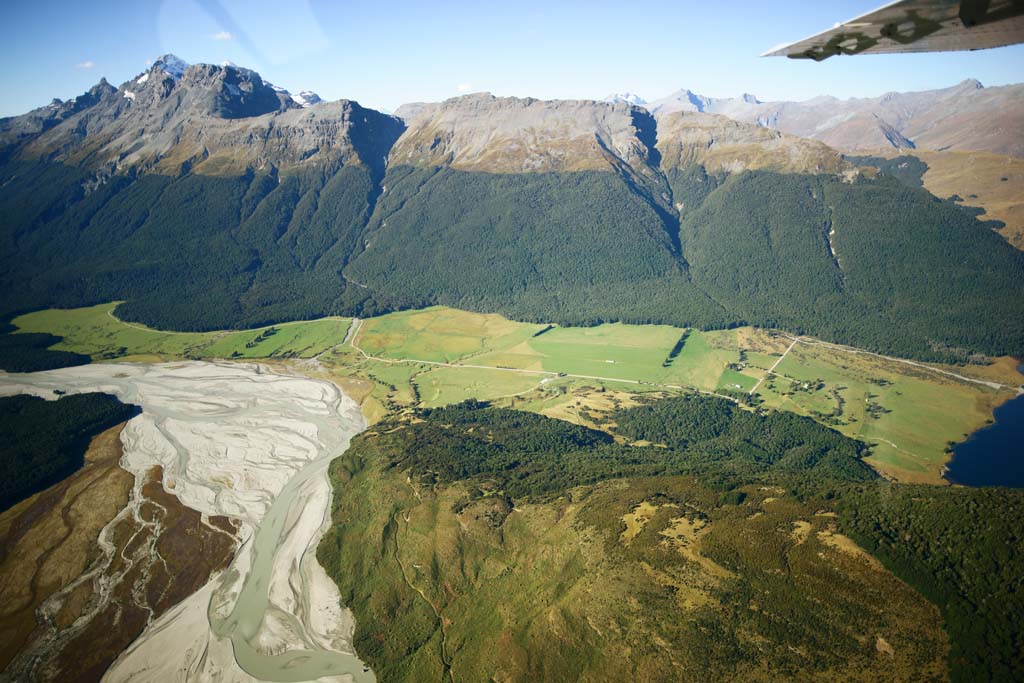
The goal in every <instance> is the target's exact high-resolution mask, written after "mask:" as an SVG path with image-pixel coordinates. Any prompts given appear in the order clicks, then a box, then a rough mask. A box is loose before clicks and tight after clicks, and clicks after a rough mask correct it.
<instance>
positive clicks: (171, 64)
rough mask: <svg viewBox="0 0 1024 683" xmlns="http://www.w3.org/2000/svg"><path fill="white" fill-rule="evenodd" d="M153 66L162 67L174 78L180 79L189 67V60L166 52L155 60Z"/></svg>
mask: <svg viewBox="0 0 1024 683" xmlns="http://www.w3.org/2000/svg"><path fill="white" fill-rule="evenodd" d="M153 67H154V68H158V69H161V70H162V71H163V72H164V73H166V74H167V75H168V76H170V77H171V78H173V79H174V80H178V79H179V78H181V77H182V75H183V74H184V73H185V69H187V68H188V62H186V61H185V60H184V59H182V58H181V57H178V56H176V55H172V54H166V55H164V56H162V57H160V58H159V59H157V60H156V61H155V62H153Z"/></svg>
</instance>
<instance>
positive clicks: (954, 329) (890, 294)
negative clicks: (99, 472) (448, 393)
mask: <svg viewBox="0 0 1024 683" xmlns="http://www.w3.org/2000/svg"><path fill="white" fill-rule="evenodd" d="M1021 88H1022V86H1007V87H1006V88H980V87H975V86H973V85H965V84H961V85H960V86H957V87H955V88H952V89H948V90H944V91H937V93H938V94H936V93H932V94H930V95H929V94H921V93H917V94H910V95H893V96H885V97H883V98H878V99H877V100H870V101H869V100H853V101H839V100H833V99H830V98H819V99H817V100H811V101H810V102H807V103H774V104H773V103H761V102H758V101H757V99H756V98H754V97H752V96H743V97H740V98H737V99H735V100H713V99H709V98H702V97H700V96H697V95H694V94H693V93H690V92H689V91H680V93H676V94H675V95H673V96H670V97H669V98H666V99H665V100H662V101H658V102H652V103H649V104H647V105H645V106H638V105H637V104H635V103H634V102H633V101H627V100H628V98H621V99H622V101H615V102H596V101H591V100H551V101H542V100H535V99H531V98H499V97H494V96H492V95H489V94H475V95H467V96H463V97H459V98H454V99H451V100H447V101H445V102H440V103H418V104H410V105H405V106H403V107H401V108H400V109H399V110H398V111H397V112H396V115H394V116H391V115H386V114H383V113H380V112H377V111H374V110H372V109H368V108H365V107H362V106H360V105H359V104H358V103H356V102H353V101H348V100H339V101H336V102H314V101H313V100H314V97H313V96H311V95H310V96H308V97H307V95H306V94H300V96H298V97H296V96H292V95H291V94H289V93H288V92H287V91H285V90H283V89H281V88H279V87H276V86H274V85H271V84H269V83H267V82H265V81H263V79H262V78H261V77H260V76H259V74H257V73H256V72H254V71H251V70H249V69H245V68H241V67H237V66H234V65H222V66H215V65H209V64H194V65H187V66H186V65H185V64H184V63H183V62H182V61H181V60H178V59H177V58H174V57H172V56H165V57H163V58H161V59H160V60H158V61H157V62H155V63H154V64H153V65H152V66H151V67H150V68H149V69H148V70H147V71H145V72H144V73H142V74H140V75H138V76H137V77H135V78H133V79H131V80H129V81H127V82H125V83H123V84H121V85H120V86H119V87H117V88H115V87H113V86H112V85H110V84H108V83H106V81H101V82H100V83H99V84H97V85H96V86H95V87H94V88H92V89H91V90H90V91H89V92H87V93H85V94H83V95H81V96H79V97H78V98H75V99H73V100H70V101H68V102H60V101H55V102H54V103H52V104H51V105H48V106H46V107H42V108H40V109H37V110H34V111H32V112H29V113H27V114H25V115H22V116H19V117H12V118H7V119H2V120H0V186H2V187H3V188H4V192H3V194H2V196H0V216H2V218H0V239H2V240H3V241H4V249H3V258H2V260H0V286H2V287H3V288H4V291H5V292H6V294H5V297H4V298H3V302H2V303H3V306H2V310H0V312H2V313H3V314H5V315H10V314H13V313H15V312H18V311H23V310H27V309H32V308H39V307H47V306H77V305H83V304H87V303H96V302H100V301H110V300H121V301H124V302H125V303H123V304H122V305H121V306H120V307H119V309H118V315H120V316H122V317H124V318H127V319H129V320H134V321H138V322H144V323H146V324H149V325H153V326H158V327H166V328H174V329H216V328H225V327H240V326H251V325H257V324H265V323H271V322H277V321H281V320H288V319H298V318H309V317H314V316H320V315H326V314H335V313H345V314H356V315H371V314H374V313H377V312H381V311H385V310H393V309H396V308H405V307H413V306H420V305H425V304H432V303H443V304H447V305H452V306H457V307H461V308H467V309H473V310H481V311H495V312H501V313H504V314H506V315H509V316H512V317H516V318H520V319H526V320H535V321H545V322H547V321H554V322H563V323H575V324H593V323H597V322H602V321H610V320H623V321H632V322H661V323H671V324H677V325H694V326H700V327H706V328H709V327H726V326H732V325H738V324H746V323H750V324H757V325H764V326H772V327H781V328H784V329H787V330H790V331H794V332H806V333H810V334H814V335H817V336H820V337H824V338H828V339H831V340H834V341H840V342H847V343H853V344H856V345H858V346H862V347H867V348H872V349H876V350H881V351H885V352H891V353H899V354H902V355H906V356H914V357H918V358H929V359H945V358H949V357H950V356H951V355H952V356H960V355H962V354H964V353H969V352H973V351H980V352H983V353H991V354H1002V353H1018V354H1019V353H1021V352H1024V255H1022V253H1021V252H1019V251H1017V250H1016V249H1014V248H1013V247H1012V246H1011V245H1010V244H1008V243H1007V241H1006V240H1005V239H1004V238H1003V237H1001V236H1000V235H999V234H997V233H996V232H993V230H991V228H992V227H998V225H995V224H992V223H991V222H985V221H980V220H978V218H977V215H978V213H979V212H978V211H975V210H971V209H968V208H965V207H963V206H961V205H959V204H958V203H957V202H956V201H952V200H943V199H940V198H938V197H935V196H933V195H932V194H930V193H929V192H927V191H926V190H924V189H922V188H921V187H920V185H921V176H920V173H918V174H917V176H916V177H914V174H913V173H910V174H909V175H908V174H907V173H905V172H901V171H900V170H899V169H900V168H901V167H900V166H899V164H895V165H893V164H888V163H887V162H885V160H873V159H870V158H866V157H847V156H844V155H843V153H842V152H843V151H845V152H849V151H856V150H861V149H862V146H869V147H871V149H876V148H877V147H878V146H879V145H877V144H875V142H874V141H877V142H879V143H880V142H881V141H882V140H883V139H884V140H886V141H887V142H886V144H887V145H888V146H889V148H890V149H892V148H893V146H895V147H897V148H900V149H904V148H907V147H910V146H911V145H914V146H918V147H924V146H926V145H929V144H935V145H936V146H941V145H940V142H941V141H943V140H953V141H954V142H955V144H956V145H960V146H961V147H957V148H958V149H959V148H962V146H964V145H976V148H977V149H983V150H989V151H992V152H998V153H1000V154H1003V155H1014V154H1016V155H1018V156H1020V154H1021V153H1022V150H1021V149H1019V148H1018V147H1015V146H1014V145H1015V144H1018V143H1019V142H1020V140H1021V136H1020V132H1019V130H1018V129H1019V126H1020V125H1021V122H1022V117H1021V116H1020V115H1019V113H1020V108H1019V104H1020V98H1021V95H1020V93H1021V92H1022V89H1021ZM1015 107H1016V109H1015ZM899 112H902V114H901V115H900V116H896V115H895V114H894V113H899ZM1015 112H1016V116H1015ZM724 114H728V116H726V115H724ZM883 114H884V115H885V116H888V118H887V119H885V121H884V124H885V126H888V127H889V128H891V133H892V134H891V136H890V137H891V139H890V137H886V135H885V134H884V133H878V132H877V130H875V129H872V128H871V127H870V126H867V127H864V125H862V124H864V122H865V121H869V120H870V121H876V120H877V121H881V120H882V119H881V117H882V115H883ZM815 117H817V118H815ZM814 121H817V123H814ZM968 122H969V124H970V125H969V126H968V125H967V124H968ZM872 125H875V128H876V129H878V130H882V123H877V125H876V124H872ZM858 126H861V127H860V128H858ZM1015 127H1016V128H1015ZM967 128H969V129H970V130H972V131H973V130H975V129H977V130H978V131H980V132H978V133H977V134H976V135H974V134H972V136H968V135H964V134H963V131H964V130H965V129H967ZM958 131H959V133H958ZM1014 131H1016V132H1014ZM1014 136H1016V138H1015V139H1013V138H1014ZM846 138H850V139H851V140H855V141H856V142H857V144H840V143H841V142H842V140H843V139H846ZM893 140H895V141H896V142H895V143H894V142H893ZM930 141H937V142H935V143H932V142H930ZM954 142H950V143H949V144H951V145H952V144H954ZM941 144H946V143H941ZM881 146H883V147H884V146H885V145H881ZM837 148H838V149H837ZM943 149H945V147H943ZM840 150H842V151H840ZM883 167H884V168H883ZM979 302H981V303H979Z"/></svg>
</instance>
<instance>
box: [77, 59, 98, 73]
mask: <svg viewBox="0 0 1024 683" xmlns="http://www.w3.org/2000/svg"><path fill="white" fill-rule="evenodd" d="M94 66H96V63H95V62H93V61H92V60H91V59H87V60H85V61H84V62H79V63H78V64H75V68H76V69H84V70H85V71H88V70H89V69H91V68H93V67H94Z"/></svg>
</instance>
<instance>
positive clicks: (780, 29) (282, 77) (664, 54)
mask: <svg viewBox="0 0 1024 683" xmlns="http://www.w3.org/2000/svg"><path fill="white" fill-rule="evenodd" d="M879 4H882V0H866V1H855V0H835V1H830V2H764V1H763V0H762V1H760V2H747V1H744V0H735V1H734V2H697V1H692V0H675V1H673V2H662V1H661V0H656V1H651V2H635V3H634V2H622V1H619V2H603V1H600V0H594V1H590V2H560V1H558V0H547V1H541V2H537V1H534V0H527V1H524V2H514V1H513V2H487V1H486V0H484V1H482V2H426V1H421V2H406V1H405V0H390V1H389V2H372V3H371V2H344V1H338V0H335V1H332V2H329V1H321V0H309V1H306V0H295V1H291V0H277V1H276V2H266V3H264V2H241V1H238V0H171V1H157V0H154V1H147V0H135V1H133V2H122V1H120V0H107V1H105V2H99V3H90V2H81V1H80V0H75V1H73V2H72V1H67V0H54V1H49V2H46V1H40V0H36V1H35V2H23V1H22V0H5V1H4V2H3V4H2V7H0V45H2V48H0V86H2V87H0V115H3V116H6V115H12V114H17V113H22V112H24V111H27V110H29V109H31V108H33V107H37V106H40V105H43V104H46V103H47V102H49V100H50V99H52V98H53V97H60V98H62V99H66V98H68V97H72V96H74V95H77V94H79V93H81V92H83V91H85V90H86V89H88V88H89V87H90V86H91V85H93V84H94V83H96V82H97V81H98V80H99V78H100V77H101V76H105V77H106V78H107V79H108V80H109V81H110V82H111V83H114V84H115V85H118V84H120V83H122V82H124V81H126V80H128V79H129V78H131V77H133V76H134V75H136V74H138V73H140V72H141V71H143V70H144V69H145V68H146V64H147V61H148V60H152V59H153V58H155V57H157V56H159V55H160V54H162V53H165V52H173V53H175V54H177V55H178V56H180V57H182V58H183V59H185V60H186V61H189V62H213V63H219V62H222V61H224V60H231V61H233V62H235V63H237V64H239V65H241V66H248V67H251V68H254V69H256V70H257V71H259V72H260V73H261V74H262V75H263V77H264V78H265V79H267V80H269V81H271V82H273V83H275V84H278V85H281V86H284V87H286V88H288V89H289V90H291V91H292V92H298V91H299V90H303V89H310V90H315V91H316V92H318V93H319V94H320V95H321V96H323V97H325V98H326V99H338V98H342V97H345V98H349V99H354V100H358V101H359V102H361V103H362V104H364V105H367V106H371V107H377V108H385V109H389V110H391V109H394V108H395V107H397V106H398V105H399V104H401V103H403V102H410V101H418V100H428V101H429V100H439V99H444V98H447V97H453V96H456V95H458V94H460V93H461V92H472V91H480V90H488V91H490V92H493V93H495V94H497V95H518V96H533V97H539V98H595V99H599V98H602V97H604V96H605V95H607V94H609V93H611V92H621V91H627V90H628V91H632V92H636V93H639V94H640V95H642V96H643V97H646V98H647V99H654V98H657V97H661V96H663V95H666V94H668V93H669V92H671V91H673V90H677V89H679V88H683V87H686V88H690V89H691V90H694V91H696V92H699V93H702V94H705V95H711V96H721V97H725V96H732V95H736V94H739V93H742V92H750V93H753V94H755V95H757V96H758V97H760V98H761V99H762V100H770V99H806V98H809V97H813V96H814V95H818V94H831V95H836V96H839V97H851V96H858V97H859V96H874V95H879V94H881V93H884V92H887V91H890V90H901V91H903V90H924V89H929V88H937V87H944V86H948V85H952V84H954V83H957V82H959V81H961V80H963V79H965V78H970V77H973V78H978V79H979V80H981V82H982V83H984V84H985V85H1001V84H1006V83H1015V82H1021V81H1024V45H1017V46H1013V47H1009V48H1000V49H996V50H988V51H982V52H972V53H937V54H924V55H899V56H860V57H837V58H834V59H830V60H828V61H826V62H822V63H820V64H815V63H811V62H807V61H804V60H799V61H796V60H788V59H784V58H770V59H769V58H760V57H758V56H757V55H759V54H760V53H761V52H763V51H765V50H767V49H769V48H770V47H772V46H774V45H776V44H777V43H782V42H790V41H794V40H797V39H800V38H803V37H805V36H807V35H810V34H813V33H816V32H818V31H819V30H823V29H825V28H827V27H829V26H831V25H832V24H833V23H835V22H836V21H840V20H845V19H849V18H851V17H853V16H855V15H857V14H861V13H863V12H865V11H868V10H871V9H873V8H874V7H876V6H878V5H879Z"/></svg>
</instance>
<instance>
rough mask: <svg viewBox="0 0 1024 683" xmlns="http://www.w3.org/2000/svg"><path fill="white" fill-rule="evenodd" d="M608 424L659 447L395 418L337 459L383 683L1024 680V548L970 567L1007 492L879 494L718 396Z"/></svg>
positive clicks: (876, 484)
mask: <svg viewBox="0 0 1024 683" xmlns="http://www.w3.org/2000/svg"><path fill="white" fill-rule="evenodd" d="M614 423H618V425H619V427H618V428H617V429H616V430H615V431H616V433H618V434H619V435H620V436H626V437H628V438H630V439H631V438H635V437H642V438H643V439H644V441H642V442H640V443H647V442H651V443H653V444H655V445H652V446H642V445H633V446H629V445H624V444H622V443H618V442H613V441H611V440H610V438H609V435H608V434H606V433H604V432H601V431H596V430H592V429H586V428H583V427H580V426H577V425H572V424H569V423H566V422H562V421H559V420H553V419H550V418H543V417H539V416H536V415H529V414H525V413H521V412H517V411H510V410H503V409H494V408H488V407H486V406H485V405H484V404H478V403H473V402H469V403H465V404H461V405H458V406H453V407H449V408H444V409H436V410H425V411H420V412H419V413H418V414H417V418H416V419H415V420H412V421H409V420H407V419H401V418H389V419H387V420H385V421H384V422H381V423H378V424H377V425H376V426H375V427H374V429H373V430H372V431H370V432H367V433H366V434H364V435H362V436H360V437H357V438H356V439H355V440H354V441H353V445H352V447H351V448H350V450H349V451H348V452H347V453H346V454H345V455H343V456H342V457H340V458H338V459H337V460H335V461H334V463H333V464H332V467H331V476H332V478H333V480H334V485H335V486H336V488H337V489H338V490H339V491H343V492H345V494H344V495H339V496H336V497H335V499H334V510H333V520H334V525H333V526H332V528H331V530H330V531H329V533H328V534H327V535H326V536H325V538H324V540H323V541H322V543H321V546H320V549H319V558H320V560H321V562H322V563H323V564H324V566H325V567H326V568H327V570H328V572H329V573H330V574H331V576H332V577H333V578H334V579H335V581H336V582H337V583H338V585H339V587H340V589H341V595H342V601H343V603H344V604H346V605H348V606H349V607H350V608H352V609H353V611H354V612H355V615H356V633H355V644H356V648H357V650H358V652H359V654H360V656H361V657H363V658H364V659H365V661H367V662H368V663H369V664H370V665H371V666H372V667H373V668H374V671H375V673H376V674H377V675H378V677H379V678H380V679H381V680H387V681H402V680H410V681H412V680H424V679H427V678H429V679H443V680H448V679H449V678H450V679H463V680H475V679H479V678H481V677H485V678H491V677H495V678H497V679H498V680H505V681H520V680H522V681H525V680H539V679H547V680H553V679H558V680H569V679H572V680H578V679H582V680H593V681H600V680H623V679H628V678H634V679H635V678H642V679H643V680H651V681H657V680H680V677H681V676H682V677H683V678H684V679H689V678H692V679H694V680H706V681H726V680H751V681H759V680H764V681H768V680H777V677H779V676H782V677H784V678H787V679H791V680H808V681H815V680H821V681H824V680H837V679H841V680H865V681H867V680H908V681H929V680H936V681H938V680H946V679H947V678H948V677H950V676H951V677H952V678H953V680H959V681H969V680H1012V679H1013V676H1016V675H1017V674H1019V673H1020V666H1021V663H1020V662H1019V661H1018V655H1017V654H1016V653H1017V652H1018V649H1017V648H1016V643H1017V642H1018V639H1019V638H1020V627H1019V624H1020V617H1021V615H1024V605H1022V604H1021V601H1020V598H1019V597H1018V596H1017V592H1015V589H1014V588H1012V586H1014V585H1017V584H1015V581H1019V578H1018V579H1014V578H1013V577H1014V572H1017V576H1019V570H1020V569H1021V563H1022V558H1021V557H1020V553H1019V551H1018V550H1017V549H1016V546H1014V545H1012V544H1011V546H1010V547H1008V548H1004V549H1001V550H1000V551H999V552H998V553H995V554H992V555H988V554H984V553H981V554H972V555H971V558H970V560H969V562H964V559H963V551H964V549H965V548H966V547H967V546H968V545H970V544H972V543H974V540H975V538H976V533H977V532H978V529H976V528H975V526H976V524H974V523H973V522H971V521H969V520H964V521H957V520H959V519H960V518H961V517H963V516H964V511H965V509H971V510H973V511H976V512H977V513H978V514H979V515H980V514H982V513H986V514H991V515H997V513H996V511H995V509H994V506H999V505H1002V506H1009V508H1011V509H1017V507H1019V506H1020V504H1021V502H1022V501H1021V499H1020V496H1019V494H1017V493H1016V492H999V493H993V492H977V491H974V490H967V489H943V490H938V489H935V488H934V487H901V486H898V485H891V484H887V483H884V482H882V481H881V480H879V479H877V478H876V477H875V476H874V475H873V474H872V473H871V471H870V469H868V468H867V467H866V466H865V465H864V464H863V463H862V462H861V461H860V459H859V455H860V453H861V448H862V446H861V445H860V444H858V443H857V442H854V441H852V440H849V439H846V438H845V437H842V436H841V435H839V434H836V433H835V432H832V431H830V430H828V429H827V428H824V427H822V426H820V425H817V424H815V423H813V422H811V421H810V420H807V419H804V418H797V417H795V416H792V415H784V414H779V413H770V414H767V415H758V414H756V413H751V412H747V411H744V410H740V409H739V408H736V407H735V406H734V405H732V404H730V403H729V402H727V401H723V400H721V399H714V398H703V397H697V396H686V397H681V398H676V399H670V400H664V401H658V402H654V403H646V404H644V405H640V406H639V407H636V408H632V409H624V410H621V411H619V412H618V413H616V414H615V415H614ZM920 496H926V498H927V500H929V501H931V502H930V504H929V505H927V506H918V507H916V508H915V509H914V511H913V512H908V510H907V509H906V508H905V504H904V503H903V502H900V501H906V504H908V505H909V504H910V501H911V500H916V499H917V498H918V497H920ZM890 501H892V503H893V504H890ZM908 514H909V515H911V516H912V517H913V520H912V521H911V522H910V528H911V531H910V533H911V536H912V540H911V541H910V542H907V543H895V544H894V543H893V540H892V537H891V536H890V533H891V532H890V529H896V528H900V525H901V524H903V523H904V520H905V519H907V515H908ZM997 516H998V515H997ZM976 519H980V517H976ZM1004 519H1005V518H1004ZM1010 524H1012V522H1010V521H1005V522H1001V521H996V522H995V527H993V528H992V530H991V531H990V532H986V533H985V536H984V537H985V538H992V539H995V538H1005V537H1007V536H1005V534H1007V533H1009V529H1008V525H1010ZM844 534H846V535H844ZM850 534H854V535H855V536H856V539H857V542H858V543H859V544H860V545H861V547H864V548H867V549H869V550H871V551H872V552H876V553H877V555H878V558H880V559H881V560H882V562H884V563H885V567H888V569H886V568H885V567H883V564H882V563H880V562H879V561H878V560H877V559H875V558H872V557H871V556H869V555H868V554H867V553H865V552H864V551H863V550H861V548H860V547H858V545H856V544H855V543H854V542H853V541H851V540H850V538H849V535H850ZM1010 537H1011V538H1012V534H1011V536H1010ZM890 572H894V573H895V576H894V575H893V573H890ZM968 573H969V574H970V577H969V578H968V577H967V576H965V574H968ZM897 577H899V578H897ZM900 579H902V580H903V581H907V582H909V583H910V586H913V587H914V588H916V589H917V590H914V589H912V588H911V587H910V586H908V585H907V584H906V583H903V581H901V580H900ZM961 579H962V581H961ZM1007 586H1010V588H1007ZM917 591H921V592H920V593H919V592H917ZM997 594H998V596H999V603H998V606H996V605H995V604H993V606H992V608H991V609H986V610H985V611H984V612H983V617H982V618H980V619H979V618H972V617H971V616H970V613H971V609H972V605H975V604H979V603H983V602H986V601H988V600H989V599H991V597H994V596H995V595H997ZM925 598H927V599H928V600H931V601H933V603H929V602H928V601H927V600H926V599H925ZM939 610H941V612H942V620H940V619H939V616H938V613H939ZM940 624H945V628H946V631H947V633H948V635H947V633H943V632H942V631H941V630H940V629H939V628H938V626H939V625H940ZM385 633H386V634H387V637H384V634H385ZM494 643H499V644H500V647H494V646H493V644H494ZM951 646H952V649H950V648H951ZM812 653H813V654H812ZM947 653H949V655H950V656H949V659H948V660H947V658H946V655H947ZM947 667H948V668H947ZM769 672H771V673H770V675H769Z"/></svg>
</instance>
